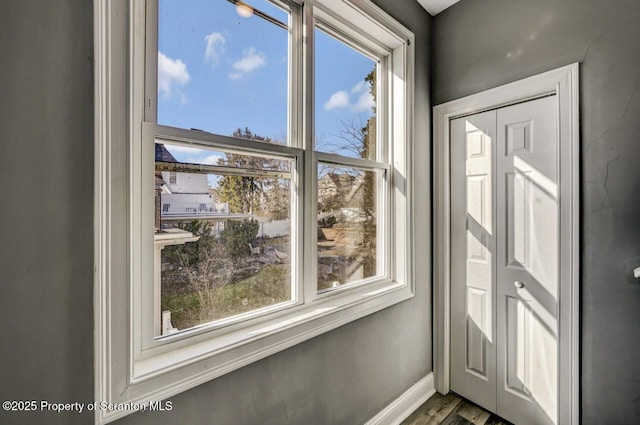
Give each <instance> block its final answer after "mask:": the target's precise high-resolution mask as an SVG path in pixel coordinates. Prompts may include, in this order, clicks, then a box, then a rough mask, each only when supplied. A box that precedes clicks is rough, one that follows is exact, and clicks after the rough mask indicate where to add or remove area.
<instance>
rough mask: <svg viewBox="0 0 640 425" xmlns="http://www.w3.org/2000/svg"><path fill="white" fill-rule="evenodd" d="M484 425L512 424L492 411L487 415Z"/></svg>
mask: <svg viewBox="0 0 640 425" xmlns="http://www.w3.org/2000/svg"><path fill="white" fill-rule="evenodd" d="M484 425H513V424H512V423H511V422H509V421H507V420H505V419H502V418H501V417H500V416H497V415H494V414H493V413H492V414H491V416H489V419H487V421H486V422H485V423H484Z"/></svg>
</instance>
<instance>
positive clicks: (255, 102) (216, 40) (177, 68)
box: [158, 0, 289, 143]
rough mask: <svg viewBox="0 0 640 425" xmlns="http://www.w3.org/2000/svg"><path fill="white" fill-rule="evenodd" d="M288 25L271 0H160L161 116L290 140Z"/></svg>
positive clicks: (164, 120)
mask: <svg viewBox="0 0 640 425" xmlns="http://www.w3.org/2000/svg"><path fill="white" fill-rule="evenodd" d="M288 26H289V12H287V11H284V10H282V9H280V8H278V7H276V6H275V5H273V4H272V3H270V2H268V1H266V0H253V1H250V2H240V3H239V4H238V5H234V4H233V3H232V2H230V1H223V0H216V1H210V0H190V1H184V0H160V1H159V10H158V123H159V124H163V125H168V126H173V127H180V128H186V129H198V130H204V131H208V132H210V133H215V134H221V135H228V136H230V135H234V136H237V137H244V138H250V139H254V137H252V134H251V132H248V133H247V131H245V129H249V128H250V129H251V130H253V131H256V132H258V133H260V134H261V135H262V136H263V138H262V140H263V141H267V142H274V143H286V140H287V107H288V100H289V97H288V96H289V94H288V93H289V91H288V70H289V68H288V57H289V51H288V49H289V47H288V46H289V30H288ZM239 129H242V130H239Z"/></svg>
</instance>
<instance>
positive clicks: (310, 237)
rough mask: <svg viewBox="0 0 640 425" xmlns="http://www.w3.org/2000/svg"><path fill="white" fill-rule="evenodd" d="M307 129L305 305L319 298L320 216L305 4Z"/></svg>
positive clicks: (309, 8) (309, 18) (310, 34)
mask: <svg viewBox="0 0 640 425" xmlns="http://www.w3.org/2000/svg"><path fill="white" fill-rule="evenodd" d="M302 12H303V26H302V30H303V37H304V49H303V52H304V53H303V70H304V72H303V83H302V84H303V85H304V87H303V99H304V108H303V111H304V112H303V120H304V124H303V129H304V149H305V151H304V164H305V166H304V173H305V174H304V177H305V178H304V196H303V204H304V233H303V234H304V281H303V284H302V285H301V286H302V287H303V294H302V296H303V299H304V302H305V303H307V302H310V301H313V300H314V299H316V298H317V293H316V290H315V289H316V281H317V270H316V244H317V238H318V235H317V231H316V216H317V208H318V207H317V181H316V179H317V162H316V160H315V155H314V152H313V150H314V146H315V123H314V116H315V112H314V102H315V101H314V96H315V95H314V57H315V53H314V18H313V5H312V4H310V3H305V5H304V7H303V10H302Z"/></svg>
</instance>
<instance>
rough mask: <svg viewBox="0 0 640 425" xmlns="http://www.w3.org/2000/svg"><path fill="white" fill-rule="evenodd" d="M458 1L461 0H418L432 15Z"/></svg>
mask: <svg viewBox="0 0 640 425" xmlns="http://www.w3.org/2000/svg"><path fill="white" fill-rule="evenodd" d="M458 1H460V0H418V3H420V5H421V6H422V7H424V8H425V9H426V10H427V12H429V13H430V14H431V16H435V15H437V14H438V13H440V12H442V11H443V10H445V9H446V8H447V7H449V6H451V5H452V4H454V3H457V2H458Z"/></svg>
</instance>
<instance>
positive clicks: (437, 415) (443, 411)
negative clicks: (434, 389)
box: [402, 393, 462, 425]
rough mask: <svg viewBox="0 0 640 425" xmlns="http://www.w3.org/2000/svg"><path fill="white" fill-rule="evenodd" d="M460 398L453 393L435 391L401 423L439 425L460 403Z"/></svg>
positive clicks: (404, 424) (408, 424)
mask: <svg viewBox="0 0 640 425" xmlns="http://www.w3.org/2000/svg"><path fill="white" fill-rule="evenodd" d="M461 401H462V400H461V399H460V397H458V396H457V395H455V394H453V393H449V394H447V395H442V394H439V393H435V394H434V395H433V396H432V397H431V398H430V399H429V400H427V401H426V402H425V403H424V404H423V405H422V406H420V407H419V408H418V409H417V410H416V411H415V412H413V413H412V414H411V415H410V416H409V417H408V418H407V419H405V421H404V422H402V425H439V424H441V423H442V421H444V420H445V418H446V417H447V416H449V414H450V413H451V412H452V411H453V409H455V408H456V406H457V405H458V404H460V402H461Z"/></svg>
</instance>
